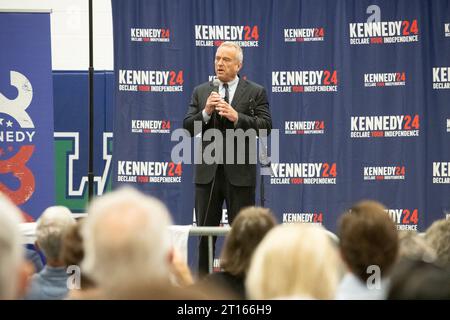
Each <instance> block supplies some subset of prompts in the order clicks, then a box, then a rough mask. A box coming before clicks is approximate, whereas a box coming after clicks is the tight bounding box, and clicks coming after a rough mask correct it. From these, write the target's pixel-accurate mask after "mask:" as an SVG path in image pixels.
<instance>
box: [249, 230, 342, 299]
mask: <svg viewBox="0 0 450 320" xmlns="http://www.w3.org/2000/svg"><path fill="white" fill-rule="evenodd" d="M338 261H339V260H338V255H337V250H336V248H335V247H334V246H333V244H332V242H331V240H330V238H329V236H328V235H327V233H326V231H325V229H324V228H323V227H321V226H317V225H308V224H289V225H281V226H277V227H275V228H274V229H272V230H271V231H270V232H269V233H268V234H267V235H266V237H265V238H264V239H263V241H262V242H261V243H260V245H259V246H258V248H257V249H256V251H255V253H254V255H253V258H252V262H251V264H250V269H249V272H248V274H247V280H246V289H247V293H248V296H249V298H251V299H273V298H287V297H292V298H295V297H300V298H302V297H303V298H313V299H332V298H334V294H335V291H336V287H337V284H338V280H339V275H338Z"/></svg>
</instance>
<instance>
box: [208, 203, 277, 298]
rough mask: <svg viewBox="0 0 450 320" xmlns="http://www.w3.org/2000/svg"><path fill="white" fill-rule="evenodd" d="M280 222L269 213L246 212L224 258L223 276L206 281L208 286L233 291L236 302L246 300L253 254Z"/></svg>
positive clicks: (237, 220) (232, 233) (233, 230)
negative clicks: (246, 286) (247, 282)
mask: <svg viewBox="0 0 450 320" xmlns="http://www.w3.org/2000/svg"><path fill="white" fill-rule="evenodd" d="M276 224H277V222H276V219H275V217H274V215H273V213H272V212H271V211H270V210H269V209H265V208H260V207H247V208H244V209H242V210H241V211H240V212H239V214H238V215H237V216H236V218H235V220H234V221H233V224H232V225H231V230H230V233H229V234H228V235H227V237H226V238H225V244H224V248H223V250H222V254H221V269H222V271H221V272H216V273H212V274H209V275H208V276H206V277H205V278H204V281H205V282H206V283H207V284H210V285H213V286H219V287H221V288H223V289H225V290H228V291H230V293H232V294H234V295H235V296H236V298H239V299H245V298H246V294H245V277H246V274H247V270H248V268H249V266H250V260H251V258H252V254H253V252H254V251H255V249H256V247H257V246H258V244H259V243H260V242H261V240H262V239H263V238H264V236H265V235H266V233H267V232H269V230H271V229H272V228H273V227H274V226H276Z"/></svg>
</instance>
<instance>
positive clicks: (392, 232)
mask: <svg viewBox="0 0 450 320" xmlns="http://www.w3.org/2000/svg"><path fill="white" fill-rule="evenodd" d="M385 209H386V208H385V207H384V206H383V205H382V204H380V203H378V202H375V201H361V202H359V203H357V204H356V205H354V206H353V207H352V208H351V209H350V210H348V212H346V213H345V214H344V215H342V217H341V219H340V224H339V239H340V242H339V243H340V251H341V257H342V259H343V260H344V262H345V264H346V265H347V268H348V272H347V274H346V275H345V276H344V278H343V279H342V281H341V283H340V285H339V288H338V291H337V294H336V299H343V300H353V299H355V300H358V299H366V300H382V299H385V298H386V290H387V287H388V275H389V272H390V271H391V269H392V267H393V266H394V264H395V262H396V259H397V254H398V247H399V243H398V233H397V228H396V226H395V224H394V222H393V221H392V219H391V218H390V217H389V215H388V214H387V213H386V211H385Z"/></svg>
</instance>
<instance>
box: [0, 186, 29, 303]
mask: <svg viewBox="0 0 450 320" xmlns="http://www.w3.org/2000/svg"><path fill="white" fill-rule="evenodd" d="M20 218H21V214H20V211H19V209H18V208H17V207H16V206H15V205H14V204H13V203H12V202H11V201H10V200H9V199H8V198H7V197H6V196H4V195H3V194H2V193H0V300H4V299H18V298H21V297H22V296H23V294H24V292H25V290H26V285H27V276H28V274H27V267H26V262H25V256H24V249H23V246H22V238H21V234H20V229H19V223H20V222H21V220H20Z"/></svg>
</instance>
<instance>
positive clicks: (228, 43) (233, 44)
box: [219, 41, 244, 63]
mask: <svg viewBox="0 0 450 320" xmlns="http://www.w3.org/2000/svg"><path fill="white" fill-rule="evenodd" d="M220 47H231V48H235V49H236V57H237V59H238V61H239V62H240V63H243V62H244V53H243V52H242V48H241V46H240V45H238V44H237V43H236V42H234V41H225V42H222V44H221V45H220V46H219V48H220Z"/></svg>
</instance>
